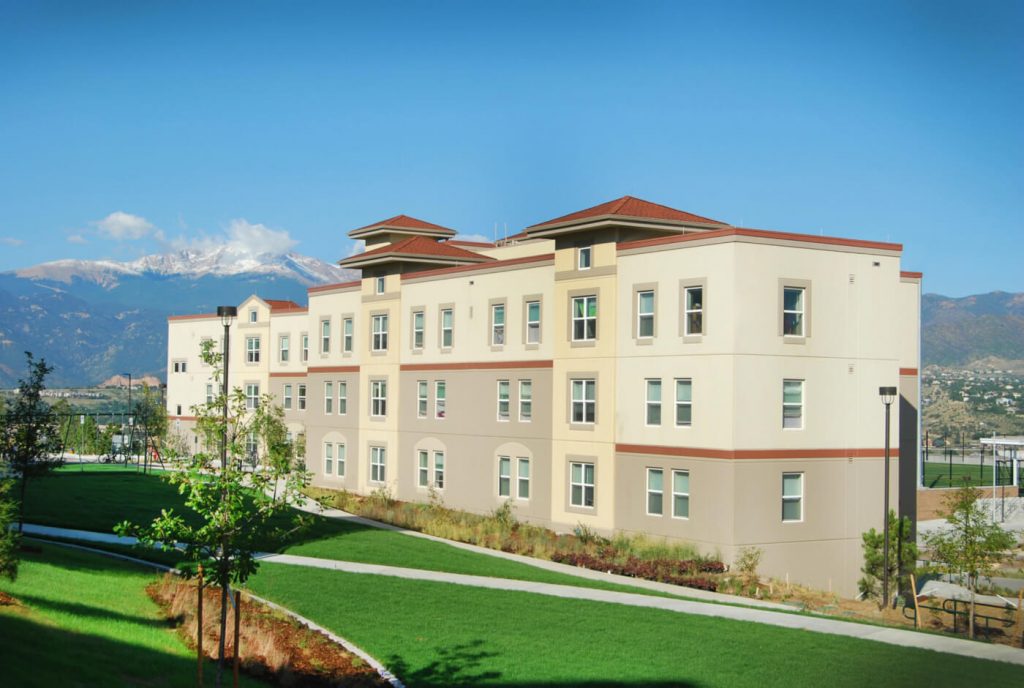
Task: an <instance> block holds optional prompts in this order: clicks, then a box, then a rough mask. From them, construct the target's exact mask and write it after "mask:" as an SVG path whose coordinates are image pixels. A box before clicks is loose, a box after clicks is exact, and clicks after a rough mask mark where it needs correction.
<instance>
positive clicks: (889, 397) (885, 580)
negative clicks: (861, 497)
mask: <svg viewBox="0 0 1024 688" xmlns="http://www.w3.org/2000/svg"><path fill="white" fill-rule="evenodd" d="M878 396H880V397H882V403H883V404H885V494H884V495H883V498H882V502H883V504H884V507H883V508H884V511H883V513H882V524H883V526H882V533H883V535H882V537H883V542H882V562H883V564H882V604H883V605H888V604H889V411H890V409H891V408H892V402H894V401H896V388H895V387H879V388H878Z"/></svg>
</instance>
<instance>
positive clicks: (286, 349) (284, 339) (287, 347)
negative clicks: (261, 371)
mask: <svg viewBox="0 0 1024 688" xmlns="http://www.w3.org/2000/svg"><path fill="white" fill-rule="evenodd" d="M278 342H279V346H278V349H279V351H280V354H279V355H278V357H279V358H280V359H281V363H287V362H288V359H289V358H290V357H291V353H292V352H291V338H290V337H289V336H288V335H286V334H283V335H281V338H280V339H279V340H278Z"/></svg>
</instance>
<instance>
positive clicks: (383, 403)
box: [370, 380, 388, 418]
mask: <svg viewBox="0 0 1024 688" xmlns="http://www.w3.org/2000/svg"><path fill="white" fill-rule="evenodd" d="M387 412H388V383H387V381H386V380H372V381H370V415H371V416H375V417H377V418H382V417H384V416H386V415H387Z"/></svg>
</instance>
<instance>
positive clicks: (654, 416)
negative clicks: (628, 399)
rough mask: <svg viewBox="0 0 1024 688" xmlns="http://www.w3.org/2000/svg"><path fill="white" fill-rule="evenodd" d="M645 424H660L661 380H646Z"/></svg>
mask: <svg viewBox="0 0 1024 688" xmlns="http://www.w3.org/2000/svg"><path fill="white" fill-rule="evenodd" d="M646 410H647V414H646V417H647V420H646V422H647V424H648V425H661V380H647V409H646Z"/></svg>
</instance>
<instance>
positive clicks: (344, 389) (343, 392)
mask: <svg viewBox="0 0 1024 688" xmlns="http://www.w3.org/2000/svg"><path fill="white" fill-rule="evenodd" d="M346 414H348V382H346V381H345V380H338V415H339V416H344V415H346Z"/></svg>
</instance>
